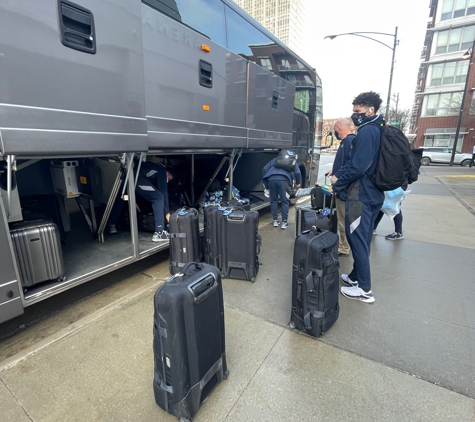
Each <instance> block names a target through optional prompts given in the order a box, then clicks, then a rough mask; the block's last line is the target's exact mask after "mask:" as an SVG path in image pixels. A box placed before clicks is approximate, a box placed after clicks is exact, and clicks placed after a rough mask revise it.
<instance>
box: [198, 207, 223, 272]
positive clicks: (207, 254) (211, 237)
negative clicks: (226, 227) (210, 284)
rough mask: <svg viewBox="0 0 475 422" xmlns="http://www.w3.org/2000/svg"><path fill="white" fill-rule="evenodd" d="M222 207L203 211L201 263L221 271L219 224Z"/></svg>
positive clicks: (208, 208) (207, 208)
mask: <svg viewBox="0 0 475 422" xmlns="http://www.w3.org/2000/svg"><path fill="white" fill-rule="evenodd" d="M224 209H225V208H224V207H213V206H211V207H206V208H205V209H204V212H203V213H204V233H203V261H204V262H206V263H208V264H210V265H214V266H215V267H217V268H219V269H221V248H220V247H219V239H220V236H219V223H220V220H221V218H222V213H223V210H224Z"/></svg>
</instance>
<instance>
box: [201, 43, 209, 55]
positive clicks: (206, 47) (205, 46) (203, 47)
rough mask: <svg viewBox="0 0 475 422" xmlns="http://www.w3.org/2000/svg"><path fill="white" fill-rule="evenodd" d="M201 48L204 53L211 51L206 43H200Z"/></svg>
mask: <svg viewBox="0 0 475 422" xmlns="http://www.w3.org/2000/svg"><path fill="white" fill-rule="evenodd" d="M201 49H202V50H203V51H204V52H205V53H210V52H211V47H210V46H209V45H206V44H201Z"/></svg>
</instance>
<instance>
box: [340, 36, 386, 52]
mask: <svg viewBox="0 0 475 422" xmlns="http://www.w3.org/2000/svg"><path fill="white" fill-rule="evenodd" d="M371 33H372V32H371ZM340 35H354V36H356V37H361V38H367V39H368V40H373V41H376V42H377V43H379V44H382V45H384V46H385V47H388V48H389V49H390V50H394V48H392V47H390V46H389V45H387V44H385V43H383V42H381V41H379V40H377V39H375V38H371V37H367V36H366V35H360V33H358V32H354V33H349V34H340ZM340 35H335V37H339V36H340ZM386 35H387V34H386ZM392 37H394V35H392Z"/></svg>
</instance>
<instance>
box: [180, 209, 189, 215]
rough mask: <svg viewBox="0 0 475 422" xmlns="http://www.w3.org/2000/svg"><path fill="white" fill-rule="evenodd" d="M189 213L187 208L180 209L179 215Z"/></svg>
mask: <svg viewBox="0 0 475 422" xmlns="http://www.w3.org/2000/svg"><path fill="white" fill-rule="evenodd" d="M187 214H188V211H186V210H180V211H178V215H187Z"/></svg>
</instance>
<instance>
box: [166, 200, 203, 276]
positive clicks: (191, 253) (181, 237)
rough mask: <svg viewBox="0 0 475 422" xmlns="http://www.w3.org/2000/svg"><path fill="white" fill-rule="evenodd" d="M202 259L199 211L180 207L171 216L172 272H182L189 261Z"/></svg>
mask: <svg viewBox="0 0 475 422" xmlns="http://www.w3.org/2000/svg"><path fill="white" fill-rule="evenodd" d="M196 261H201V251H200V226H199V222H198V211H196V209H194V208H188V207H184V208H180V209H179V210H177V211H175V212H174V213H173V214H172V215H171V216H170V273H171V274H176V273H178V272H180V271H181V270H182V269H183V267H184V266H185V265H186V264H187V263H188V262H196Z"/></svg>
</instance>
